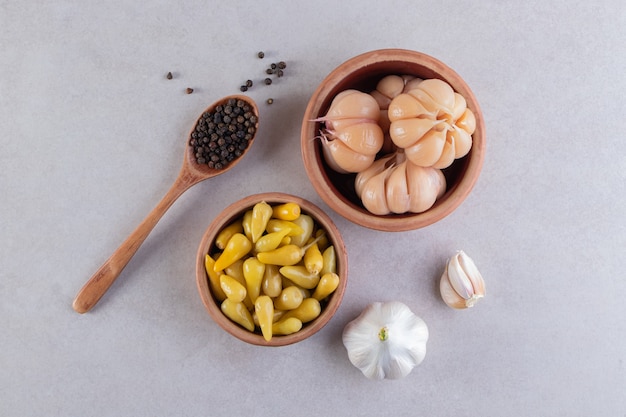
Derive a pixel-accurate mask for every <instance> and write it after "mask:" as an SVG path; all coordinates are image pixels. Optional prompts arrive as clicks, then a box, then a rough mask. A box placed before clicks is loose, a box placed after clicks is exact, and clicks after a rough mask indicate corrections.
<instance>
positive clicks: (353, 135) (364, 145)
mask: <svg viewBox="0 0 626 417" xmlns="http://www.w3.org/2000/svg"><path fill="white" fill-rule="evenodd" d="M328 134H329V136H330V138H331V139H339V140H340V141H342V142H343V143H344V144H346V146H348V147H349V148H350V149H352V150H353V151H355V152H358V153H361V154H364V155H376V154H377V153H378V151H380V148H382V147H383V140H384V139H385V135H384V133H383V130H382V129H381V127H380V126H379V125H378V124H377V123H372V122H367V123H358V124H352V125H349V126H345V127H343V128H341V129H337V130H332V131H329V132H328Z"/></svg>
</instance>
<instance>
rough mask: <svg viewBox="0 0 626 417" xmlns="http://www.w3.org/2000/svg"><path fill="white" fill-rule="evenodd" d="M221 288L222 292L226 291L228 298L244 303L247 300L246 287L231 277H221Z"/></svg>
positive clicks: (223, 275)
mask: <svg viewBox="0 0 626 417" xmlns="http://www.w3.org/2000/svg"><path fill="white" fill-rule="evenodd" d="M220 287H221V288H222V291H224V294H226V297H227V298H229V299H231V300H233V301H235V302H238V303H242V302H243V300H245V298H246V295H247V290H246V287H244V286H243V285H241V283H240V282H239V281H237V280H236V279H235V278H233V277H231V276H229V275H226V274H222V275H220Z"/></svg>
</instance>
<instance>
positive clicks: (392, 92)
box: [370, 75, 422, 154]
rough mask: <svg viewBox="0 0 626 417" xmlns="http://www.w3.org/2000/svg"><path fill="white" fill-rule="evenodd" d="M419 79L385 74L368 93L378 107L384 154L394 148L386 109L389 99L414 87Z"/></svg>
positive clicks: (410, 76)
mask: <svg viewBox="0 0 626 417" xmlns="http://www.w3.org/2000/svg"><path fill="white" fill-rule="evenodd" d="M421 81H422V79H421V78H415V77H414V76H412V75H387V76H385V77H383V78H382V79H381V80H380V81H379V82H378V84H376V89H375V90H374V91H372V92H371V93H370V95H371V96H372V97H374V99H376V101H377V102H378V106H379V107H380V119H379V120H378V124H379V125H380V127H381V128H382V129H383V132H384V133H385V140H384V142H383V147H382V151H383V153H384V154H388V153H391V152H393V151H395V150H396V146H395V145H394V143H393V141H392V140H391V136H390V135H389V127H390V125H391V121H390V120H389V114H388V109H389V104H390V103H391V100H393V99H394V98H396V97H397V96H399V95H400V94H402V93H405V92H406V91H408V90H411V89H413V88H415V87H416V86H417V84H419V83H420V82H421ZM407 89H408V90H407Z"/></svg>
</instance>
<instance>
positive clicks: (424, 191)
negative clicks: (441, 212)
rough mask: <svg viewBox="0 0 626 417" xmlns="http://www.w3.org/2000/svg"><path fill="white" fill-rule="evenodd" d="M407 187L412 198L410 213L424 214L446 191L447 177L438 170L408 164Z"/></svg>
mask: <svg viewBox="0 0 626 417" xmlns="http://www.w3.org/2000/svg"><path fill="white" fill-rule="evenodd" d="M407 186H408V192H409V195H410V196H411V198H410V205H409V211H411V212H412V213H422V212H424V211H426V210H428V209H429V208H431V207H432V206H433V204H435V201H437V199H438V198H439V197H441V196H442V195H443V194H444V192H445V191H446V177H445V176H444V175H443V173H442V172H441V170H439V169H436V168H429V167H426V168H425V167H421V166H418V165H415V164H413V163H408V164H407Z"/></svg>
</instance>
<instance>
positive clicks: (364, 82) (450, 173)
mask: <svg viewBox="0 0 626 417" xmlns="http://www.w3.org/2000/svg"><path fill="white" fill-rule="evenodd" d="M392 74H395V75H404V74H406V75H413V76H416V77H419V78H423V79H427V78H439V79H441V80H444V81H446V82H448V84H450V85H451V86H452V88H453V89H454V90H455V91H456V92H458V93H459V94H461V95H463V97H465V99H466V101H467V106H468V107H469V108H470V109H471V110H472V111H473V112H474V115H475V116H476V131H475V132H474V134H473V135H472V138H473V145H472V149H471V150H470V152H469V154H468V155H466V156H465V157H463V158H460V159H457V160H456V161H455V162H454V163H453V164H452V165H451V166H450V167H448V168H446V169H445V170H444V171H443V173H444V175H445V177H446V182H447V189H446V192H445V194H444V195H443V196H442V197H440V198H439V199H438V201H437V202H436V203H435V204H434V205H433V206H432V207H431V208H430V209H428V210H427V211H425V212H422V213H417V214H414V213H406V214H389V215H383V216H379V215H373V214H371V213H370V212H368V211H367V210H366V209H365V208H364V207H363V205H362V203H361V201H360V199H359V197H358V196H357V194H356V192H355V190H354V178H355V176H356V174H339V173H337V172H335V171H333V170H332V169H330V168H329V167H328V165H327V164H326V162H325V161H324V157H323V155H322V147H321V141H320V140H315V139H313V138H315V137H318V136H319V134H320V128H321V127H322V126H321V123H319V122H313V121H312V120H315V119H317V118H319V117H322V116H324V115H325V114H326V112H327V110H328V108H329V106H330V103H331V101H332V100H333V98H334V97H335V96H336V95H337V94H338V93H339V92H341V91H343V90H346V89H350V88H354V89H358V90H360V91H363V92H370V91H373V90H374V89H375V88H376V84H377V83H378V81H379V80H380V79H381V78H383V77H384V76H386V75H392ZM301 147H302V158H303V161H304V166H305V169H306V172H307V175H308V177H309V179H310V181H311V183H312V185H313V187H314V188H315V190H316V191H317V193H318V194H319V195H320V197H321V198H322V199H323V200H324V202H325V203H326V204H328V205H329V206H330V207H331V208H332V209H333V210H334V211H336V212H337V213H338V214H340V215H341V216H343V217H345V218H346V219H348V220H350V221H352V222H353V223H356V224H359V225H361V226H364V227H367V228H370V229H375V230H381V231H390V232H400V231H407V230H414V229H419V228H422V227H425V226H428V225H430V224H433V223H435V222H437V221H439V220H441V219H443V218H444V217H446V216H447V215H449V214H450V213H452V212H453V211H454V210H455V209H456V208H457V207H458V206H459V205H460V204H461V203H462V202H463V200H465V198H466V197H467V196H468V194H469V193H470V191H471V190H472V188H473V187H474V185H475V183H476V181H477V179H478V176H479V174H480V170H481V168H482V164H483V159H484V155H485V127H484V120H483V115H482V112H481V110H480V107H479V105H478V102H477V100H476V97H475V96H474V94H473V93H472V91H471V90H470V88H469V86H468V85H467V84H466V83H465V81H463V79H462V78H461V77H460V76H459V75H458V74H457V73H456V72H454V71H453V70H452V69H451V68H449V67H448V66H447V65H445V64H444V63H442V62H440V61H438V60H437V59H435V58H433V57H431V56H428V55H425V54H423V53H420V52H415V51H409V50H403V49H383V50H377V51H372V52H367V53H364V54H362V55H359V56H356V57H354V58H352V59H350V60H348V61H346V62H344V63H343V64H341V65H339V67H337V68H336V69H334V70H333V71H332V72H331V73H330V74H329V75H328V76H327V77H326V78H325V79H324V80H323V81H322V82H321V84H320V85H319V87H318V88H317V89H316V90H315V92H314V93H313V96H312V97H311V99H310V101H309V103H308V105H307V108H306V111H305V114H304V118H303V121H302V130H301Z"/></svg>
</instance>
